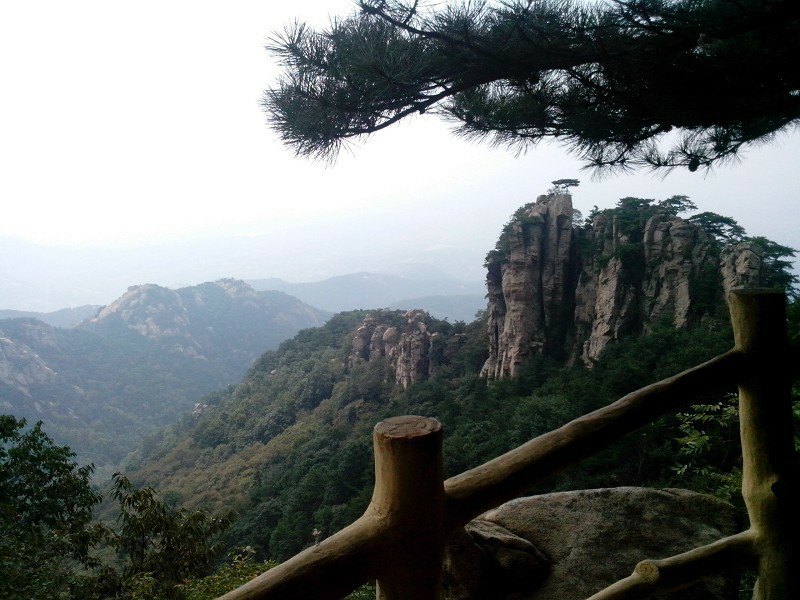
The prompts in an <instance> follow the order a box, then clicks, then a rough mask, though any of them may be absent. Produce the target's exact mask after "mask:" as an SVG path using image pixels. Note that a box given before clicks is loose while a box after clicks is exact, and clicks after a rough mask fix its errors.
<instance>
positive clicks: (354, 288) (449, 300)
mask: <svg viewBox="0 0 800 600" xmlns="http://www.w3.org/2000/svg"><path fill="white" fill-rule="evenodd" d="M248 283H249V284H250V285H251V286H253V288H254V289H257V290H278V291H281V292H286V293H287V294H291V295H292V296H295V297H297V298H299V299H300V300H302V301H303V302H306V303H307V304H310V305H312V306H316V307H318V308H321V309H323V310H327V311H330V312H341V311H343V310H358V309H363V308H396V309H406V310H408V309H413V308H422V309H424V310H427V311H428V312H430V313H431V315H433V316H434V317H437V318H440V319H444V318H448V319H450V320H453V321H467V322H469V321H472V320H473V319H474V318H475V313H476V312H477V311H478V310H481V309H483V308H486V300H485V295H486V291H485V287H484V284H483V283H477V282H464V281H458V280H456V279H451V278H447V277H438V278H434V277H428V278H423V277H412V276H401V275H387V274H381V273H366V272H359V273H350V274H347V275H340V276H337V277H330V278H328V279H324V280H322V281H315V282H310V283H290V282H288V281H283V280H282V279H278V278H276V277H272V278H269V279H251V280H248Z"/></svg>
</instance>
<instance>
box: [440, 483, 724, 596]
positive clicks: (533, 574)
mask: <svg viewBox="0 0 800 600" xmlns="http://www.w3.org/2000/svg"><path fill="white" fill-rule="evenodd" d="M738 530H739V523H738V522H737V513H736V510H735V509H734V507H733V506H731V505H730V504H728V503H727V502H723V501H722V500H719V499H717V498H714V497H712V496H707V495H704V494H697V493H694V492H690V491H687V490H677V489H667V490H656V489H647V488H632V487H624V488H608V489H598V490H582V491H575V492H561V493H555V494H546V495H542V496H533V497H529V498H519V499H517V500H512V501H511V502H508V503H506V504H504V505H502V506H500V507H499V508H497V509H495V510H492V511H489V512H488V513H485V514H483V515H481V516H480V517H479V518H478V519H476V520H474V521H472V522H471V523H470V524H468V526H467V527H466V530H465V533H463V534H460V535H459V536H456V538H454V541H453V542H452V543H451V544H450V546H449V547H448V551H447V553H446V560H445V584H446V590H447V592H448V593H450V597H451V598H452V599H453V600H470V599H475V600H478V599H483V600H493V599H495V598H496V599H498V600H499V599H507V598H508V599H510V598H514V599H519V600H522V599H525V600H584V599H585V598H587V597H589V596H591V595H592V594H594V593H596V592H598V591H600V590H601V589H603V588H605V587H606V586H608V585H610V584H611V583H614V582H615V581H617V580H619V579H622V578H624V577H627V576H628V575H630V574H631V572H632V571H633V568H634V567H635V566H636V563H638V562H639V561H641V560H644V559H647V558H649V559H658V558H665V557H668V556H672V555H675V554H679V553H681V552H685V551H687V550H690V549H692V548H695V547H697V546H702V545H705V544H709V543H711V542H714V541H716V540H718V539H721V538H723V537H725V536H728V535H731V534H733V533H736V531H738ZM526 572H527V576H525V573H526ZM737 583H738V579H737V577H736V576H735V575H730V576H727V577H716V578H713V579H709V580H707V581H706V582H702V583H699V584H696V585H695V586H693V587H691V588H689V589H685V590H682V591H680V592H675V593H673V594H671V595H661V596H655V597H654V598H662V599H665V598H669V599H672V600H678V599H679V598H680V599H681V600H712V599H713V600H723V599H724V600H727V599H732V598H735V597H736V588H737Z"/></svg>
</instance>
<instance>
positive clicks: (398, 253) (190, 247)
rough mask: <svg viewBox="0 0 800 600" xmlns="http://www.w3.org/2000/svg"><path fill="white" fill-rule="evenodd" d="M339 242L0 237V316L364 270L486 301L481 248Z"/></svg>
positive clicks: (284, 236) (311, 237)
mask: <svg viewBox="0 0 800 600" xmlns="http://www.w3.org/2000/svg"><path fill="white" fill-rule="evenodd" d="M338 235H339V234H338V233H337V232H332V231H325V230H322V229H321V230H319V231H317V230H313V229H312V230H310V231H305V230H304V231H303V233H302V235H298V234H297V232H296V231H287V232H276V233H273V234H270V235H269V236H266V235H257V236H252V237H244V236H239V237H235V236H229V237H225V238H205V239H193V240H186V241H176V242H170V243H158V244H150V245H139V246H136V247H124V246H103V247H100V246H97V247H94V246H42V245H37V244H33V243H30V242H26V241H22V240H18V239H12V238H0V257H2V260H0V309H13V310H20V311H38V312H51V311H55V310H60V309H63V308H65V307H74V306H82V305H87V304H94V305H104V304H108V303H110V302H111V301H113V300H114V299H115V298H116V297H117V296H118V295H119V292H120V290H124V289H126V288H127V287H128V286H130V285H134V284H143V283H157V284H159V285H163V286H166V287H171V288H178V287H185V286H188V285H194V284H197V283H200V282H203V281H213V280H216V279H220V278H225V277H235V278H238V279H245V280H258V279H263V278H265V277H275V278H280V279H281V280H283V282H282V284H281V285H278V283H279V282H276V285H278V287H275V288H273V289H284V287H285V286H283V284H285V285H286V286H288V285H290V284H288V283H286V282H289V281H291V282H303V281H305V282H314V281H322V280H325V279H329V278H331V277H335V276H340V275H343V274H348V273H360V272H365V271H369V272H371V273H389V274H391V275H393V276H397V277H402V278H407V279H413V280H427V281H430V282H433V281H436V280H442V279H446V280H453V281H457V282H462V281H463V282H468V288H469V289H468V290H462V291H459V290H458V289H457V288H454V287H452V286H450V287H447V286H445V287H446V289H447V291H446V292H444V293H447V294H452V293H461V294H464V293H469V294H472V293H479V294H481V295H483V294H484V291H483V289H482V282H483V277H484V276H483V273H482V270H481V268H480V264H481V262H482V260H483V254H484V253H485V250H486V249H485V248H472V249H471V248H466V247H461V246H458V245H447V244H439V245H437V246H432V247H422V246H420V245H419V244H409V243H406V242H404V240H402V239H400V238H397V239H392V237H391V236H390V235H388V234H387V236H385V237H386V239H384V240H383V243H382V244H380V245H376V244H374V242H373V241H372V240H371V239H367V238H364V239H361V240H360V241H357V242H353V241H352V240H351V241H348V243H343V242H342V240H341V239H339V238H338V237H337V236H338ZM341 235H342V236H343V235H344V233H341ZM357 239H358V238H357ZM282 286H283V287H282ZM300 287H302V284H300ZM395 287H397V286H395ZM260 289H266V288H260ZM442 289H443V288H442V286H439V287H438V288H437V287H436V286H435V285H434V286H428V288H425V289H422V288H420V289H415V288H413V287H410V288H409V289H408V290H407V292H406V293H404V294H403V295H401V296H396V295H390V296H387V297H386V298H387V300H386V301H385V302H381V303H380V304H379V305H384V304H386V305H388V304H391V303H392V302H395V301H398V300H402V299H404V298H410V297H420V296H428V295H440V294H442V293H443V292H442V291H441V290H442ZM476 290H477V291H476ZM312 304H313V303H312ZM321 308H322V307H321Z"/></svg>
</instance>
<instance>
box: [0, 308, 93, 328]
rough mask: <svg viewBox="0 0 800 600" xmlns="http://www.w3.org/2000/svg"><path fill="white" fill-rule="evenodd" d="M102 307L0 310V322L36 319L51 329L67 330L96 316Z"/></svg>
mask: <svg viewBox="0 0 800 600" xmlns="http://www.w3.org/2000/svg"><path fill="white" fill-rule="evenodd" d="M101 308H102V306H100V305H99V304H85V305H84V306H75V307H70V308H62V309H60V310H56V311H52V312H36V311H30V310H0V321H2V320H5V319H37V320H39V321H42V322H43V323H47V324H48V325H52V326H53V327H62V328H64V329H68V328H70V327H74V326H75V325H77V324H78V323H80V322H81V321H83V320H84V319H88V318H90V317H93V316H95V315H96V314H97V311H98V310H100V309H101Z"/></svg>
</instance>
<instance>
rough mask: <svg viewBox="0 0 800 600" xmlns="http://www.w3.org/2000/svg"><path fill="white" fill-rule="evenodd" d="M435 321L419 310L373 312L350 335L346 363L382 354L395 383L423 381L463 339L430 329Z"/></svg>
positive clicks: (366, 359) (372, 358)
mask: <svg viewBox="0 0 800 600" xmlns="http://www.w3.org/2000/svg"><path fill="white" fill-rule="evenodd" d="M434 323H435V321H434V320H433V319H431V317H430V315H428V313H426V312H425V311H422V310H409V311H407V312H405V313H400V312H397V311H378V312H375V313H372V314H370V315H368V316H367V317H365V318H364V322H363V323H362V324H361V326H360V327H359V328H358V330H357V331H356V333H355V336H353V343H352V347H351V350H350V354H349V356H348V359H347V366H348V367H352V366H354V365H356V364H358V363H362V362H369V361H372V360H375V359H377V358H380V357H385V359H386V361H387V364H388V367H389V369H390V370H391V372H392V373H393V374H394V379H395V382H396V383H397V384H399V385H402V386H403V387H404V388H407V387H408V386H409V385H411V384H412V383H416V382H418V381H424V380H426V379H428V377H430V376H431V375H434V374H435V373H436V370H437V369H438V368H439V366H441V365H442V364H443V361H445V360H446V358H447V357H446V355H447V354H450V353H452V352H453V351H454V350H455V348H456V347H457V346H458V345H459V341H460V340H461V338H463V336H461V335H459V334H454V335H451V336H448V338H447V340H446V341H445V338H444V337H443V336H442V335H441V334H440V333H439V332H437V331H434V330H433V328H434Z"/></svg>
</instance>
